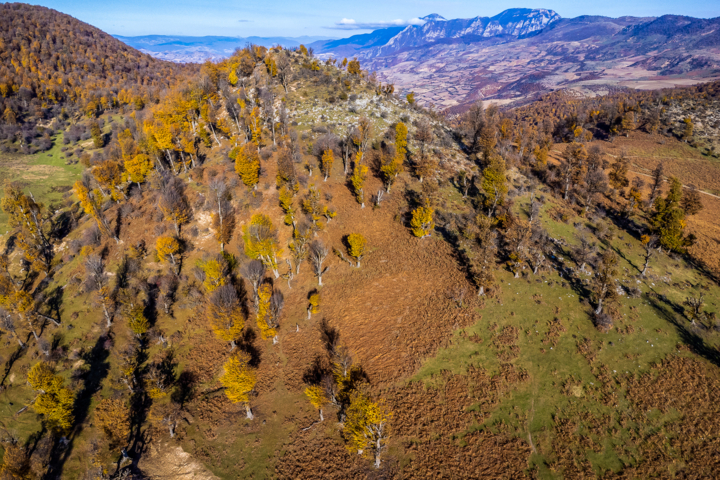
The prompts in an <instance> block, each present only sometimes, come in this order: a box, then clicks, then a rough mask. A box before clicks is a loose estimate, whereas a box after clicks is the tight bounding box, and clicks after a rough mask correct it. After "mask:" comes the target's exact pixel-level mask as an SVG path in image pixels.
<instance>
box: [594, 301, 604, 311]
mask: <svg viewBox="0 0 720 480" xmlns="http://www.w3.org/2000/svg"><path fill="white" fill-rule="evenodd" d="M602 308H603V301H602V298H601V299H599V300H598V306H597V308H596V309H595V315H600V314H601V313H602Z"/></svg>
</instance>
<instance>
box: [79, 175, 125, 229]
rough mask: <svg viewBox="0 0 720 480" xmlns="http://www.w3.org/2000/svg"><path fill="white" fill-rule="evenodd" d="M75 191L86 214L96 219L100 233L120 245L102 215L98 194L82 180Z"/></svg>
mask: <svg viewBox="0 0 720 480" xmlns="http://www.w3.org/2000/svg"><path fill="white" fill-rule="evenodd" d="M73 191H74V192H75V195H77V197H78V198H79V199H80V206H82V208H83V210H84V211H85V213H87V214H88V215H90V216H91V217H92V218H94V219H95V221H96V223H97V225H98V228H99V229H100V231H101V232H102V233H103V234H104V235H107V236H108V237H110V238H112V239H113V240H115V242H116V243H120V239H119V238H117V235H115V232H113V231H112V230H111V229H110V224H108V222H107V220H106V219H105V216H104V215H103V214H102V208H101V200H100V199H99V198H98V195H97V194H96V192H95V191H90V190H89V189H88V188H87V187H86V186H85V184H83V182H81V181H80V180H78V181H77V182H75V185H74V187H73Z"/></svg>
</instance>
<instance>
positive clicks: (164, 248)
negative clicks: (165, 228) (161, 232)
mask: <svg viewBox="0 0 720 480" xmlns="http://www.w3.org/2000/svg"><path fill="white" fill-rule="evenodd" d="M155 248H156V249H157V253H158V258H159V259H160V260H162V261H165V260H167V258H168V257H170V261H172V264H173V266H176V265H177V262H176V261H175V255H177V253H178V252H179V251H180V243H179V242H178V241H177V239H176V238H174V237H158V239H157V242H156V243H155Z"/></svg>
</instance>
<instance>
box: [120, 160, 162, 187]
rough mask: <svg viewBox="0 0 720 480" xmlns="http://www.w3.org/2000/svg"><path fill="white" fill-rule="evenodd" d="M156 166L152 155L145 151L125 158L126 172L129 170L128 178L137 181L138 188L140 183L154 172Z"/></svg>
mask: <svg viewBox="0 0 720 480" xmlns="http://www.w3.org/2000/svg"><path fill="white" fill-rule="evenodd" d="M154 167H155V165H153V162H152V160H150V157H148V156H147V155H145V154H144V153H141V154H139V155H136V156H134V157H133V158H131V159H128V160H125V172H127V177H128V180H130V181H131V182H135V183H136V184H137V186H138V188H140V184H141V183H143V182H144V181H145V178H146V177H147V176H148V175H149V174H150V172H152V170H153V168H154Z"/></svg>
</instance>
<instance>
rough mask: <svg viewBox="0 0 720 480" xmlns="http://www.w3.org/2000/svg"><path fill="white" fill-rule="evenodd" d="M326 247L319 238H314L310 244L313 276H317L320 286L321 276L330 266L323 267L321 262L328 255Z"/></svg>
mask: <svg viewBox="0 0 720 480" xmlns="http://www.w3.org/2000/svg"><path fill="white" fill-rule="evenodd" d="M328 253H329V251H328V248H327V247H326V246H325V245H324V244H323V243H322V241H320V240H315V241H314V242H313V243H312V244H311V245H310V262H311V263H312V266H313V270H314V272H315V276H317V277H318V285H320V286H322V284H323V283H322V276H323V274H324V273H325V272H327V271H328V269H329V268H330V267H325V268H323V262H324V261H325V259H326V258H327V256H328Z"/></svg>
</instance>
